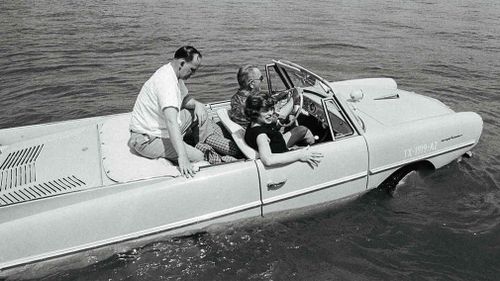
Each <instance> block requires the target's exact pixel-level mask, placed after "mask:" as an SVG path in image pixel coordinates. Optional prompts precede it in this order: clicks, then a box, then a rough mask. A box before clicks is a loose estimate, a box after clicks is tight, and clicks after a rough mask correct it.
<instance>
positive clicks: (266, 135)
mask: <svg viewBox="0 0 500 281" xmlns="http://www.w3.org/2000/svg"><path fill="white" fill-rule="evenodd" d="M245 115H246V116H247V118H248V119H249V120H250V124H249V125H248V127H247V129H246V132H245V141H246V142H247V144H248V145H249V146H250V147H252V148H253V149H255V150H257V151H258V152H259V155H260V159H261V161H262V163H263V164H264V165H266V166H273V165H283V164H289V163H293V162H296V161H302V162H306V163H308V164H309V165H310V166H311V167H313V168H314V167H317V166H318V165H319V163H320V162H321V159H322V158H323V154H321V153H319V152H315V151H311V150H310V149H309V146H307V147H306V148H302V149H297V150H294V151H291V152H289V153H283V152H288V151H289V148H290V147H292V146H293V145H294V144H295V143H297V142H298V141H300V140H302V139H303V138H304V136H305V135H306V133H307V132H308V131H309V129H307V127H305V126H302V125H300V126H297V127H294V128H292V129H291V130H290V131H288V132H286V133H285V134H281V133H280V132H279V130H278V129H277V127H276V126H275V125H274V124H273V122H274V120H275V118H274V117H273V116H274V100H273V99H272V98H271V97H270V96H268V95H265V94H256V95H251V96H249V97H247V99H246V102H245Z"/></svg>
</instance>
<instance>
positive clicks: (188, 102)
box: [182, 95, 208, 124]
mask: <svg viewBox="0 0 500 281" xmlns="http://www.w3.org/2000/svg"><path fill="white" fill-rule="evenodd" d="M182 107H183V108H187V109H193V110H194V116H195V119H194V121H196V120H198V123H199V124H202V123H204V122H205V121H206V120H207V117H208V113H207V109H206V108H205V105H204V104H203V103H201V102H199V101H197V100H195V99H194V98H193V97H192V96H191V95H187V96H186V97H185V98H184V100H183V101H182Z"/></svg>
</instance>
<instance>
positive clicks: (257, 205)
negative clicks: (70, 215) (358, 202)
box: [0, 201, 261, 271]
mask: <svg viewBox="0 0 500 281" xmlns="http://www.w3.org/2000/svg"><path fill="white" fill-rule="evenodd" d="M260 206H261V202H260V201H255V202H250V203H248V204H245V205H241V206H238V207H234V208H230V209H225V210H223V211H217V212H213V213H210V214H206V215H202V216H199V217H195V218H191V219H187V220H182V221H179V222H175V223H170V224H166V225H162V226H157V227H153V228H150V229H146V230H142V231H137V232H134V233H130V234H126V235H121V236H117V237H113V238H108V239H104V240H100V241H97V242H92V243H87V244H83V245H80V246H76V247H71V248H66V249H63V250H58V251H52V252H49V253H45V254H41V255H36V256H31V257H27V258H21V259H16V260H13V261H8V262H3V263H0V271H1V270H5V269H8V268H12V267H16V266H20V265H25V264H29V263H33V262H40V261H43V260H47V259H52V258H57V257H61V256H64V255H68V254H74V253H77V252H80V251H85V250H90V249H95V248H99V247H103V246H106V245H111V244H115V243H118V242H125V241H129V240H133V239H138V238H141V237H146V236H148V235H153V234H158V233H161V232H166V231H171V230H175V229H179V228H182V227H186V226H191V225H194V224H197V223H203V222H207V221H210V220H213V219H218V218H221V217H224V216H228V215H233V214H236V213H240V212H244V211H248V210H251V209H254V208H260Z"/></svg>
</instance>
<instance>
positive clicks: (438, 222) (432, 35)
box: [0, 0, 500, 280]
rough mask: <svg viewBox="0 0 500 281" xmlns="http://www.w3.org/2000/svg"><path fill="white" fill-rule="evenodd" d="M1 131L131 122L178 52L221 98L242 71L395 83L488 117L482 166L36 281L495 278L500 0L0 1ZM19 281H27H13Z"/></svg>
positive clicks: (207, 90)
mask: <svg viewBox="0 0 500 281" xmlns="http://www.w3.org/2000/svg"><path fill="white" fill-rule="evenodd" d="M0 23H1V25H0V35H1V36H0V65H1V68H0V128H6V127H13V126H20V125H28V124H37V123H44V122H52V121H60V120H66V119H75V118H83V117H91V116H96V115H106V114H112V113H119V112H126V111H130V110H131V108H132V106H133V103H134V101H135V97H136V95H137V93H138V91H139V89H140V87H141V86H142V83H143V82H144V81H145V80H146V79H147V78H148V77H149V76H150V75H151V74H152V72H154V71H155V70H156V69H157V68H158V67H159V66H161V65H162V64H164V63H165V62H167V60H168V59H169V58H170V57H171V56H172V54H173V52H174V51H175V50H176V49H177V48H178V47H179V46H181V45H184V44H192V45H194V46H195V47H197V48H198V49H199V50H200V51H201V52H202V53H203V57H204V59H203V66H202V68H200V69H199V71H198V72H197V73H196V75H195V76H193V77H192V78H191V79H190V80H189V81H188V83H187V85H188V88H189V89H190V91H191V92H192V93H193V94H195V95H196V96H197V97H198V99H199V100H201V101H204V102H208V101H216V100H223V99H228V98H230V96H231V95H232V94H233V93H234V92H235V90H236V88H237V83H236V77H235V76H236V71H237V69H238V66H239V65H241V64H243V63H253V64H257V65H259V66H263V65H265V64H266V63H269V62H270V61H271V59H287V60H290V61H293V62H296V63H298V64H301V65H303V66H305V67H307V68H309V69H311V70H313V71H314V72H315V73H317V74H319V75H321V76H323V77H325V78H327V79H328V80H331V81H335V80H344V79H351V78H362V77H392V78H394V79H396V81H397V82H398V85H399V87H400V88H402V89H406V90H411V91H415V92H418V93H422V94H425V95H428V96H431V97H434V98H438V99H440V100H441V101H443V102H444V103H446V104H447V105H449V106H450V107H451V108H452V109H454V110H456V111H475V112H478V113H479V114H480V115H481V116H482V117H483V119H484V122H485V123H484V130H483V135H482V138H481V140H480V143H479V144H478V146H477V147H476V148H475V149H474V157H473V158H472V159H468V160H466V161H464V162H461V163H452V164H450V165H448V166H446V167H444V168H442V169H440V170H438V171H436V172H434V173H432V174H431V175H428V176H427V177H420V176H418V175H416V174H413V175H411V176H410V177H408V178H407V179H406V181H405V182H404V183H403V184H401V185H400V186H399V189H398V191H397V193H396V195H395V196H394V197H390V196H388V195H387V194H386V193H384V192H381V191H377V190H375V191H372V192H369V193H367V194H365V195H363V196H361V197H359V198H356V199H355V200H352V201H349V202H345V203H342V204H338V205H334V206H332V207H329V208H325V209H323V210H322V211H320V212H315V213H312V214H311V213H308V214H303V215H301V216H295V217H293V218H286V217H281V218H275V219H268V220H262V221H261V222H254V223H242V224H236V225H231V226H230V227H227V228H222V229H219V230H217V231H213V232H208V233H202V234H199V235H195V236H191V237H184V238H176V239H169V238H165V239H158V240H157V241H154V242H152V243H147V244H145V245H141V247H137V248H135V249H133V250H130V251H128V252H125V253H117V254H115V255H112V256H111V257H109V258H107V259H104V260H99V259H95V258H92V257H85V259H86V260H84V264H83V267H82V265H81V264H80V265H79V266H78V267H75V268H71V267H69V268H64V269H60V270H58V269H54V268H48V267H47V268H45V267H44V266H43V265H42V266H40V267H38V269H37V270H36V272H32V273H33V275H31V277H29V278H33V279H34V280H499V278H500V277H499V276H500V172H499V168H500V157H499V155H500V153H499V151H500V141H499V139H500V129H499V121H498V119H499V117H500V96H499V95H500V79H499V77H500V36H499V34H500V2H498V1H497V0H476V1H472V0H463V1H458V0H451V1H438V0H414V1H383V0H370V1H369V0H367V1H327V0H316V1H308V2H303V1H292V0H270V1H258V0H247V1H241V0H232V1H231V0H214V1H204V0H192V1H190V0H188V1H154V0H144V1H126V0H123V1H118V0H110V1H98V0H88V1H44V0H41V1H22V0H19V1H1V2H0ZM16 278H21V277H19V276H17V277H12V279H16Z"/></svg>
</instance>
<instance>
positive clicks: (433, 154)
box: [370, 141, 476, 175]
mask: <svg viewBox="0 0 500 281" xmlns="http://www.w3.org/2000/svg"><path fill="white" fill-rule="evenodd" d="M474 144H476V142H475V141H470V142H468V143H464V144H460V145H456V146H454V147H451V148H449V149H446V150H441V151H437V152H434V153H430V154H427V155H422V156H420V157H415V158H411V159H407V160H403V161H399V162H397V163H394V164H391V165H385V166H382V167H379V168H374V169H370V175H374V174H378V173H381V172H385V171H387V170H391V169H395V168H399V167H401V166H404V165H406V164H410V163H413V162H417V161H421V160H424V159H428V158H433V157H436V156H439V155H442V154H445V153H449V152H452V151H455V150H459V149H462V148H466V147H469V146H473V145H474Z"/></svg>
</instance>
